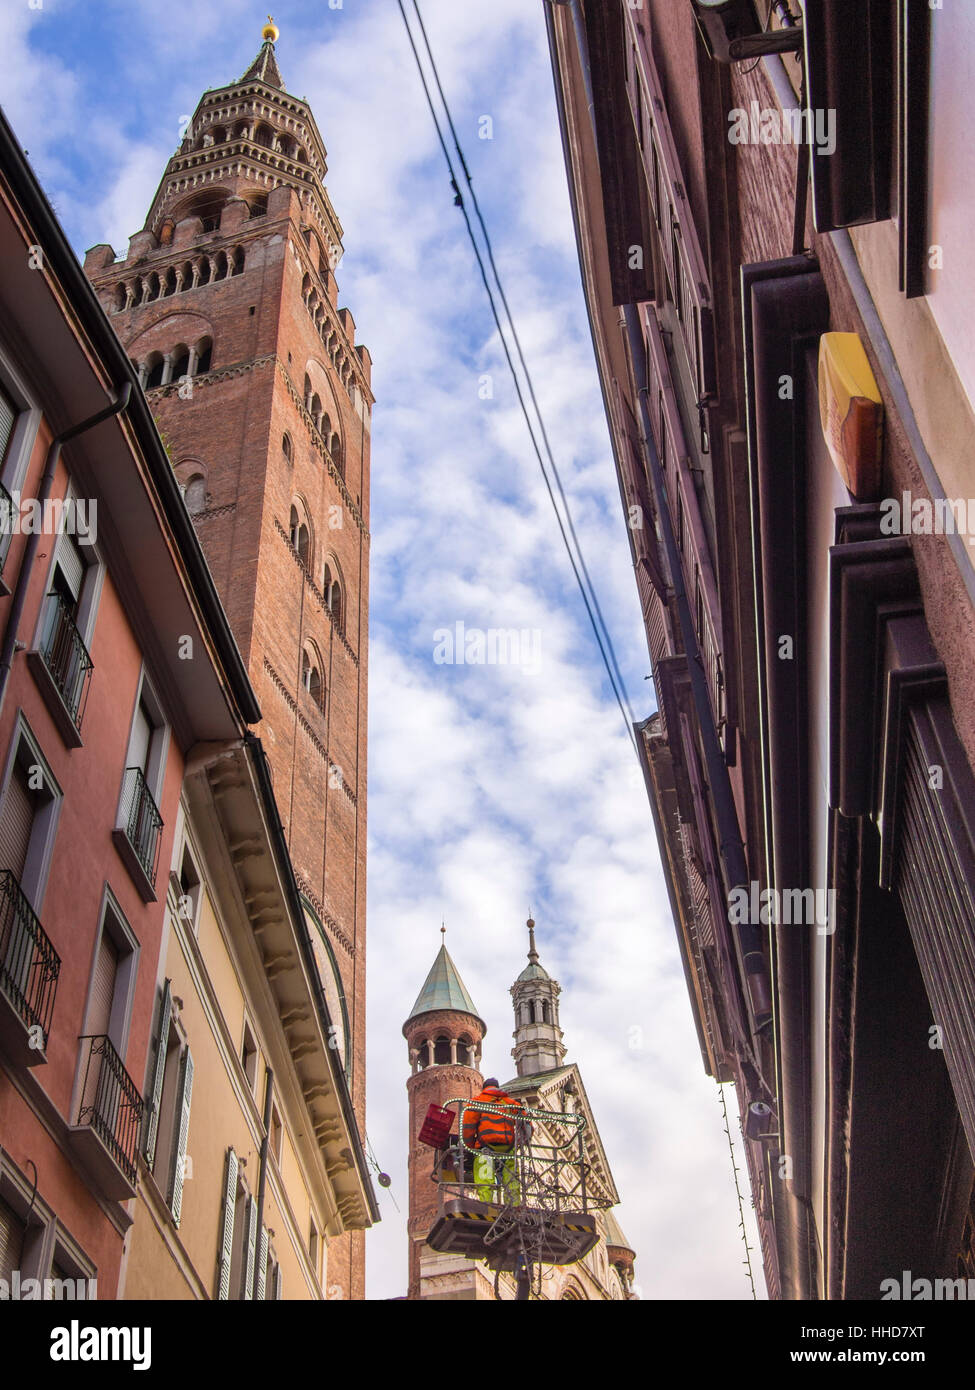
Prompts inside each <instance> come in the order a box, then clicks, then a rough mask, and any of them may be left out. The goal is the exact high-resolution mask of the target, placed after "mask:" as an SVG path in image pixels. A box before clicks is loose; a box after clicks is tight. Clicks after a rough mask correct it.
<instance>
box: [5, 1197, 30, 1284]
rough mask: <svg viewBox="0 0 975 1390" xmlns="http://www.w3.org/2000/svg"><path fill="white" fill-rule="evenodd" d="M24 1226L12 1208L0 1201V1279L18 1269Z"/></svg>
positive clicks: (8, 1279) (22, 1245) (7, 1277)
mask: <svg viewBox="0 0 975 1390" xmlns="http://www.w3.org/2000/svg"><path fill="white" fill-rule="evenodd" d="M26 1229H27V1228H26V1226H25V1225H24V1223H23V1221H21V1220H20V1218H19V1217H18V1216H17V1214H16V1212H15V1211H14V1210H13V1208H12V1207H8V1206H7V1203H6V1202H4V1201H0V1279H6V1280H7V1282H8V1284H9V1282H10V1276H11V1274H12V1273H13V1271H14V1270H15V1269H19V1268H20V1258H21V1255H22V1253H23V1248H24V1232H25V1230H26Z"/></svg>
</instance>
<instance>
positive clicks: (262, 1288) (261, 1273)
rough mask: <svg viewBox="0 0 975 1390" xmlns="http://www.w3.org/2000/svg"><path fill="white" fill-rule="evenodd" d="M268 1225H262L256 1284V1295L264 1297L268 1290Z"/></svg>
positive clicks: (257, 1297) (256, 1296) (259, 1297)
mask: <svg viewBox="0 0 975 1390" xmlns="http://www.w3.org/2000/svg"><path fill="white" fill-rule="evenodd" d="M267 1241H268V1236H267V1227H266V1226H262V1227H261V1239H260V1241H259V1242H258V1246H257V1279H256V1281H255V1284H254V1297H255V1298H256V1299H263V1298H264V1297H265V1295H266V1292H267Z"/></svg>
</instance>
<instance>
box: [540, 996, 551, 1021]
mask: <svg viewBox="0 0 975 1390" xmlns="http://www.w3.org/2000/svg"><path fill="white" fill-rule="evenodd" d="M542 1022H543V1023H551V1022H552V1006H551V1004H550V1003H549V1002H548V1000H547V999H544V1000H543V1001H542Z"/></svg>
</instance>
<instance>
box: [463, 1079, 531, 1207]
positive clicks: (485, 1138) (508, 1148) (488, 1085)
mask: <svg viewBox="0 0 975 1390" xmlns="http://www.w3.org/2000/svg"><path fill="white" fill-rule="evenodd" d="M478 1105H491V1106H494V1107H496V1108H498V1109H501V1110H502V1111H504V1110H510V1112H511V1118H510V1119H509V1118H508V1116H507V1115H506V1114H495V1113H492V1112H491V1111H488V1110H479V1109H478ZM524 1113H525V1105H524V1102H523V1101H520V1100H512V1098H511V1096H509V1095H508V1094H507V1092H506V1091H502V1089H501V1087H500V1085H499V1083H498V1078H497V1077H496V1076H489V1077H488V1078H487V1080H486V1081H485V1083H484V1088H483V1090H482V1091H481V1093H480V1095H477V1096H475V1097H474V1099H473V1100H472V1101H471V1102H470V1104H469V1105H468V1106H467V1107H466V1109H465V1111H464V1143H465V1144H466V1145H467V1147H468V1148H469V1149H473V1150H474V1151H475V1152H474V1185H475V1186H476V1188H477V1195H478V1197H479V1198H480V1199H481V1201H482V1202H490V1201H491V1199H492V1197H493V1195H494V1189H495V1186H496V1185H497V1183H498V1181H499V1179H500V1183H501V1187H502V1189H503V1191H504V1193H505V1196H506V1198H507V1200H508V1201H509V1202H511V1203H512V1204H514V1205H517V1204H518V1203H519V1202H520V1201H521V1184H520V1183H519V1181H518V1165H517V1159H516V1158H515V1157H514V1154H513V1150H514V1146H515V1117H516V1116H517V1115H523V1114H524ZM506 1155H511V1156H510V1157H507V1156H506ZM496 1163H497V1169H496V1166H495V1165H496ZM498 1169H499V1170H500V1171H497V1170H498Z"/></svg>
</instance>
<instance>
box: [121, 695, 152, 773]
mask: <svg viewBox="0 0 975 1390" xmlns="http://www.w3.org/2000/svg"><path fill="white" fill-rule="evenodd" d="M151 742H152V720H151V719H150V718H149V711H148V710H147V709H146V707H145V705H144V704H143V703H142V701H141V700H140V701H139V707H138V709H137V710H136V712H135V723H134V724H133V726H132V738H131V741H130V743H129V756H128V761H127V762H126V766H127V767H140V768H141V769H142V771H143V772H145V770H146V768H147V767H148V765H149V744H150V743H151Z"/></svg>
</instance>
